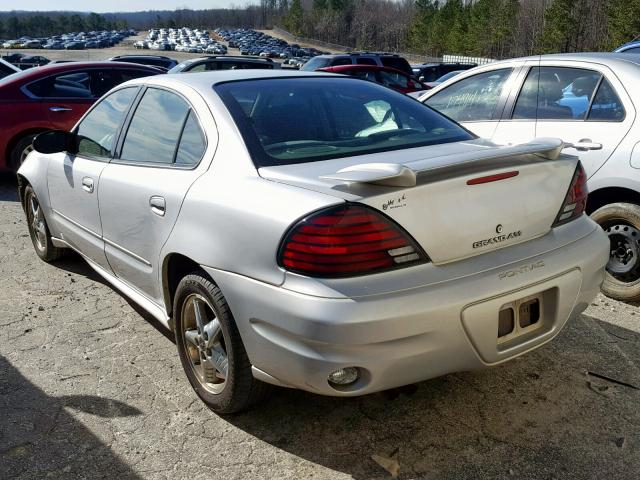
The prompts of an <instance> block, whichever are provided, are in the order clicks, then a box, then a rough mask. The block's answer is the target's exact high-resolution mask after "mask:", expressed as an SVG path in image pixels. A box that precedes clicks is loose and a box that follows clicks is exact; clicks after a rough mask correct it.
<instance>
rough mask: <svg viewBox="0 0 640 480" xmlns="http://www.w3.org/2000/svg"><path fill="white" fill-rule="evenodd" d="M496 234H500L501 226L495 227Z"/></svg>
mask: <svg viewBox="0 0 640 480" xmlns="http://www.w3.org/2000/svg"><path fill="white" fill-rule="evenodd" d="M496 233H502V225H501V224H498V226H497V227H496Z"/></svg>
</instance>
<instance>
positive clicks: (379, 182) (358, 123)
mask: <svg viewBox="0 0 640 480" xmlns="http://www.w3.org/2000/svg"><path fill="white" fill-rule="evenodd" d="M564 147H568V145H564V144H562V142H560V141H558V140H553V139H540V140H535V141H531V142H528V143H523V144H520V145H514V146H506V147H505V146H502V147H498V146H496V145H494V144H492V143H490V142H488V141H486V140H482V139H478V138H476V137H475V136H473V135H472V134H470V133H469V132H468V131H467V130H464V129H463V128H461V127H460V126H459V125H458V124H456V123H455V122H453V121H451V120H449V119H448V118H446V117H444V116H442V115H441V114H439V113H437V112H435V111H434V110H432V109H430V108H426V107H424V106H423V105H421V104H420V103H418V102H416V101H415V100H413V99H410V98H408V97H406V96H404V95H402V94H400V93H396V92H394V91H391V90H389V89H386V88H384V87H382V86H379V85H376V84H373V83H370V82H365V81H362V80H357V79H353V78H349V77H337V76H334V75H331V74H320V73H308V72H303V73H299V72H285V71H282V72H281V71H278V72H274V71H260V70H256V71H227V72H216V73H195V74H192V75H164V76H157V77H149V78H146V79H138V80H134V81H130V82H127V83H125V84H122V85H120V86H119V87H117V88H116V89H114V90H112V91H111V92H109V93H108V94H107V95H106V96H105V97H103V98H102V99H101V100H100V101H99V102H97V103H96V104H95V106H94V107H93V108H92V109H91V110H90V111H89V112H88V113H87V114H86V115H85V116H84V117H83V118H82V119H81V120H80V121H79V122H78V124H77V125H76V127H75V128H74V129H73V130H72V131H71V132H61V131H53V132H48V133H44V134H41V135H40V136H38V137H37V138H36V140H35V142H34V148H35V151H34V152H33V153H31V154H30V155H29V157H28V158H27V160H26V161H25V163H24V164H23V166H22V167H21V168H20V170H19V172H18V175H19V185H20V197H21V199H22V203H23V206H24V209H25V212H26V216H27V219H28V225H29V232H30V234H31V238H32V240H33V245H34V247H35V250H36V253H37V254H38V255H39V256H40V257H41V258H42V259H43V260H45V261H50V262H51V261H54V260H56V259H57V258H59V257H60V256H61V255H62V254H63V253H64V252H65V249H68V248H71V249H73V250H75V251H77V252H79V253H80V254H81V255H82V256H83V257H84V258H85V259H86V261H87V262H88V263H89V265H91V266H92V267H93V268H94V269H95V270H96V271H97V272H98V273H99V274H100V275H102V276H103V277H104V278H105V279H106V280H107V281H108V282H110V283H111V284H112V285H114V286H115V287H116V288H118V289H119V290H120V291H122V292H123V293H124V294H125V295H127V296H128V297H130V298H131V299H133V300H134V301H135V302H136V303H138V304H139V305H140V306H141V307H143V308H144V309H146V310H147V311H148V312H150V313H151V314H152V315H154V316H155V317H156V318H157V319H158V320H160V321H161V322H162V323H163V324H165V325H166V326H167V327H168V328H171V329H173V330H174V332H175V338H176V343H177V346H178V352H179V355H180V359H181V361H182V365H183V366H184V369H185V372H186V375H187V377H188V378H189V381H190V382H191V385H192V386H193V388H194V390H195V391H196V393H197V394H198V395H199V396H200V398H201V399H202V400H203V401H204V402H206V403H207V404H208V405H209V406H210V407H211V408H212V409H213V410H215V411H217V412H220V413H228V412H234V411H238V410H241V409H243V408H246V407H248V406H249V405H251V404H252V403H255V402H256V401H258V400H259V399H260V398H261V397H262V396H263V395H264V393H265V392H266V390H267V386H268V384H275V385H280V386H285V387H295V388H300V389H304V390H308V391H310V392H315V393H318V394H324V395H339V396H353V395H362V394H366V393H370V392H375V391H379V390H383V389H388V388H392V387H397V386H401V385H405V384H409V383H414V382H418V381H421V380H425V379H429V378H432V377H435V376H438V375H443V374H446V373H448V372H454V371H459V370H468V369H476V368H481V367H487V366H491V365H497V364H500V363H502V362H505V361H507V360H510V359H512V358H514V357H516V356H518V355H521V354H524V353H526V352H529V351H531V350H533V349H535V348H537V347H539V346H541V345H543V344H544V343H545V342H547V341H549V340H551V339H552V338H553V337H554V336H555V335H557V334H558V332H559V331H560V330H561V329H562V327H563V326H564V324H565V322H566V321H567V320H568V319H569V318H570V317H572V316H574V315H576V314H578V313H579V312H581V311H582V310H583V309H585V308H586V307H587V305H588V304H589V302H590V301H591V300H592V299H593V297H594V296H595V295H596V294H597V292H598V290H599V288H600V285H601V283H602V280H603V267H604V265H605V263H606V261H607V258H608V241H607V238H606V235H605V234H604V232H603V231H602V230H601V229H600V228H598V226H597V225H596V224H595V223H594V222H593V221H592V220H590V219H589V218H588V217H587V216H586V215H584V208H585V204H586V196H587V191H586V188H585V182H586V178H585V174H584V170H583V169H582V166H581V165H580V162H579V161H578V159H577V158H576V157H574V156H569V155H564V154H561V150H562V149H563V148H564Z"/></svg>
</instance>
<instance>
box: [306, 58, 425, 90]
mask: <svg viewBox="0 0 640 480" xmlns="http://www.w3.org/2000/svg"><path fill="white" fill-rule="evenodd" d="M318 72H330V73H339V74H342V75H349V76H351V77H356V78H360V79H362V80H368V81H370V82H375V83H379V84H380V85H384V86H385V87H389V88H392V89H394V90H397V91H398V92H401V93H412V92H420V91H422V90H426V89H427V87H426V86H425V85H423V84H422V83H420V82H418V81H417V80H414V79H413V78H411V75H408V74H406V73H404V72H403V71H401V70H397V69H395V68H391V67H379V66H378V65H340V66H338V67H327V68H321V69H319V70H318Z"/></svg>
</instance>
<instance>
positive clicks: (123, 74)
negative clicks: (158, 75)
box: [120, 70, 151, 83]
mask: <svg viewBox="0 0 640 480" xmlns="http://www.w3.org/2000/svg"><path fill="white" fill-rule="evenodd" d="M149 75H151V74H150V73H149V72H145V71H143V70H120V81H121V82H122V83H124V82H127V81H129V80H133V79H134V78H141V77H148V76H149Z"/></svg>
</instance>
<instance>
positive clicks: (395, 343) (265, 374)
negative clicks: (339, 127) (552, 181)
mask: <svg viewBox="0 0 640 480" xmlns="http://www.w3.org/2000/svg"><path fill="white" fill-rule="evenodd" d="M580 221H583V220H580ZM584 222H585V223H584V225H583V226H582V228H583V233H584V232H585V231H587V230H588V232H587V233H584V234H583V236H582V237H580V238H579V239H577V240H575V239H574V240H573V241H572V242H570V243H568V244H564V245H562V246H561V247H558V248H555V249H553V250H549V249H548V242H549V239H546V242H547V243H544V241H543V239H538V240H533V241H531V242H527V246H528V247H529V248H528V250H529V251H533V252H534V255H532V256H526V257H522V258H525V260H522V259H521V260H518V261H514V262H512V263H510V264H501V266H500V267H499V268H492V269H483V270H481V271H478V272H477V273H474V274H468V275H464V276H463V277H457V278H452V279H450V280H448V281H446V280H444V281H443V280H442V279H439V280H438V281H437V282H434V283H431V284H426V285H422V286H419V287H415V288H409V289H403V290H400V291H391V292H386V293H381V294H375V293H374V294H370V295H363V296H358V297H351V298H337V297H334V298H330V297H326V296H317V295H311V294H309V293H301V292H300V291H293V290H290V289H287V288H286V287H287V282H285V284H284V285H283V286H274V285H270V284H266V283H263V282H259V281H256V280H253V279H249V278H247V277H243V276H239V275H236V274H232V273H229V272H222V271H220V270H215V269H211V268H207V267H204V268H205V269H206V270H208V272H209V274H210V275H211V276H212V277H213V278H214V280H215V281H216V282H217V283H218V285H219V286H220V288H221V290H222V292H223V294H224V295H225V297H226V299H227V301H228V303H229V305H230V307H231V311H232V312H233V314H234V318H235V320H236V323H237V325H238V328H239V330H240V333H241V335H242V338H243V341H244V343H245V347H246V349H247V353H248V355H249V358H250V360H251V362H252V365H253V366H254V375H255V376H256V377H257V378H260V379H261V380H264V381H268V382H271V383H275V384H280V385H284V386H290V387H295V388H300V389H303V390H308V391H310V392H314V393H318V394H325V395H337V396H352V395H362V394H366V393H371V392H375V391H380V390H385V389H389V388H394V387H398V386H402V385H407V384H411V383H416V382H419V381H422V380H426V379H429V378H433V377H437V376H440V375H443V374H447V373H451V372H456V371H464V370H473V369H478V368H483V367H486V366H490V365H496V364H499V363H502V362H505V361H507V360H509V359H512V358H514V357H516V356H518V355H521V354H524V353H526V352H529V351H531V350H533V349H535V348H537V347H539V346H541V345H543V344H544V343H546V342H547V341H549V340H551V339H552V338H553V337H555V336H556V335H557V334H558V333H559V332H560V330H561V329H562V327H563V326H564V325H565V323H566V321H567V320H568V319H569V318H571V317H572V316H575V315H577V314H579V313H580V312H582V311H583V310H584V309H585V308H586V307H587V306H588V305H589V303H590V302H591V301H592V299H593V298H594V297H595V296H596V295H597V293H598V291H599V289H600V286H601V284H602V280H603V274H604V269H603V267H604V265H605V264H606V262H607V260H608V254H609V253H608V249H609V242H608V240H607V237H606V235H605V234H604V232H602V231H601V230H600V228H598V227H596V226H595V224H593V222H591V221H590V220H589V219H588V218H586V217H585V218H584ZM587 222H588V223H587ZM586 226H588V228H587V230H585V228H586ZM536 248H537V249H538V251H540V253H539V254H537V255H536V254H535V252H536ZM504 250H507V249H504ZM491 255H494V256H496V257H500V258H502V259H504V252H502V253H501V251H496V252H491V253H488V254H485V255H484V256H483V257H485V258H484V260H485V261H486V260H487V258H486V256H491ZM489 260H491V258H489ZM497 260H498V258H496V264H500V263H498V262H497ZM465 262H469V263H470V264H472V263H473V262H474V259H468V260H466V261H465ZM458 263H460V262H458ZM476 263H477V262H476ZM470 266H472V265H470ZM458 267H459V266H458ZM458 267H456V268H458ZM415 268H420V267H415ZM425 268H427V267H425ZM428 268H439V269H440V270H442V269H445V270H446V268H448V267H446V266H444V267H442V266H441V267H434V266H430V267H428ZM425 271H426V270H425ZM367 279H368V277H361V278H360V279H359V281H360V282H367ZM530 298H537V299H538V301H539V306H540V320H539V321H538V322H537V324H536V325H534V326H533V328H532V327H529V328H528V329H524V330H522V332H521V334H519V335H517V334H515V333H514V334H513V335H511V336H507V337H503V338H502V339H501V340H500V341H498V312H499V311H500V310H501V309H503V308H506V307H509V306H511V307H514V308H515V311H518V308H519V305H520V303H521V302H522V301H526V300H527V299H530ZM517 323H518V322H517V320H516V324H517ZM516 328H517V327H516ZM518 333H520V332H518ZM347 366H355V367H358V368H359V371H360V374H361V375H360V378H359V380H358V381H357V382H355V383H354V384H353V385H350V386H348V387H340V388H333V387H332V386H331V385H330V384H329V383H328V381H327V377H328V375H329V373H330V372H332V371H334V370H336V369H338V368H342V367H347Z"/></svg>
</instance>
